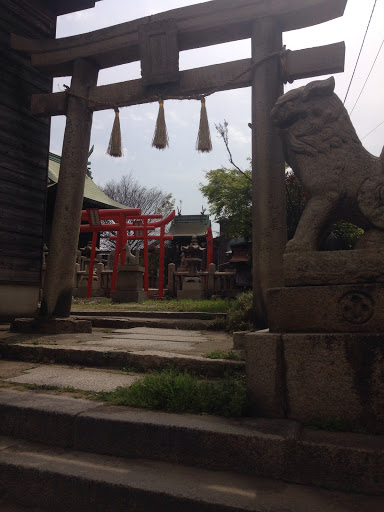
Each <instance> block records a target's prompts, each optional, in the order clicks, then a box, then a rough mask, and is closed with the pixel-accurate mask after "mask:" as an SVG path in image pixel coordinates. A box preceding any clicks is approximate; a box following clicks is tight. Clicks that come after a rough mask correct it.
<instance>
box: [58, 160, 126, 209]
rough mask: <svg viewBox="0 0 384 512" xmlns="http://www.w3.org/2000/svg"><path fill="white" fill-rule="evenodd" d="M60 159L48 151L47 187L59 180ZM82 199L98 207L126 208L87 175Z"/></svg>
mask: <svg viewBox="0 0 384 512" xmlns="http://www.w3.org/2000/svg"><path fill="white" fill-rule="evenodd" d="M60 161H61V158H60V156H58V155H55V154H54V153H49V167H48V178H49V180H50V183H49V184H48V187H52V186H55V185H56V184H57V182H58V181H59V174H60ZM84 199H88V200H89V201H91V202H92V203H94V206H95V207H99V208H105V207H108V208H127V206H125V205H123V204H120V203H118V202H117V201H114V200H113V199H111V198H110V197H108V196H107V195H106V194H104V192H103V191H102V190H101V189H100V188H99V187H98V186H97V185H96V183H94V181H93V180H92V179H91V178H90V177H89V176H85V186H84Z"/></svg>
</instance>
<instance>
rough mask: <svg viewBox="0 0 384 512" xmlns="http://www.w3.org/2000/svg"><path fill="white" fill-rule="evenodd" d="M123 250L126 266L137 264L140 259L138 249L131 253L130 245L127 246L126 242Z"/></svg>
mask: <svg viewBox="0 0 384 512" xmlns="http://www.w3.org/2000/svg"><path fill="white" fill-rule="evenodd" d="M123 250H124V251H125V252H126V259H125V264H126V265H127V266H131V265H136V266H138V265H139V261H140V250H139V249H136V251H135V254H132V252H131V247H130V246H129V244H127V245H126V246H125V247H124V249H123Z"/></svg>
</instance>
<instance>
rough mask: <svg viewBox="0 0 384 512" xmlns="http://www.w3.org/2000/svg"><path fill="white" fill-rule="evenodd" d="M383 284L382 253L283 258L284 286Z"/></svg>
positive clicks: (289, 255)
mask: <svg viewBox="0 0 384 512" xmlns="http://www.w3.org/2000/svg"><path fill="white" fill-rule="evenodd" d="M371 282H372V283H374V282H384V250H383V248H377V249H376V250H374V249H370V250H353V251H322V252H318V251H311V252H292V253H289V252H288V253H286V254H284V283H285V286H308V285H330V284H355V283H362V284H366V283H371Z"/></svg>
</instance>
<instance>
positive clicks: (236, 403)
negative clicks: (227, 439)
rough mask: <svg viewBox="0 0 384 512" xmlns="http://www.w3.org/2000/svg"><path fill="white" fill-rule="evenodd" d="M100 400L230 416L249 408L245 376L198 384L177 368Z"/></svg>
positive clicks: (104, 395) (194, 378)
mask: <svg viewBox="0 0 384 512" xmlns="http://www.w3.org/2000/svg"><path fill="white" fill-rule="evenodd" d="M100 398H101V399H103V400H105V401H107V402H108V403H110V404H113V405H125V406H130V407H143V408H146V409H154V410H161V411H167V412H178V413H194V414H202V413H206V414H215V415H218V416H227V417H238V416H242V415H243V414H244V412H245V409H246V387H245V381H244V376H240V375H237V376H228V377H226V378H224V379H221V380H218V381H215V382H209V381H199V380H198V379H197V378H196V377H193V376H192V375H190V374H188V373H186V372H181V371H180V370H178V369H175V368H168V369H166V370H162V371H159V372H153V373H151V374H149V375H146V376H145V377H144V378H143V379H142V380H140V381H137V382H135V383H134V384H132V386H131V387H119V388H117V389H116V391H114V392H111V393H102V394H100Z"/></svg>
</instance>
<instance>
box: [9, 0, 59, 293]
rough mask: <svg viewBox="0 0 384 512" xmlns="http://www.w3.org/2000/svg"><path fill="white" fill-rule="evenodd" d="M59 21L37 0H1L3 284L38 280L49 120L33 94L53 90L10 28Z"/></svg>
mask: <svg viewBox="0 0 384 512" xmlns="http://www.w3.org/2000/svg"><path fill="white" fill-rule="evenodd" d="M55 25H56V15H55V14H53V13H51V14H49V13H48V12H47V11H46V10H45V9H43V8H41V7H40V2H39V1H38V0H0V285H1V284H2V283H14V284H37V283H39V282H40V267H41V256H42V242H43V230H44V210H45V198H46V190H47V169H48V152H49V129H50V124H49V119H37V118H34V117H33V116H32V115H31V114H30V98H31V94H33V93H42V92H51V90H52V82H51V80H50V79H49V78H46V77H44V76H42V75H41V74H40V73H38V72H37V71H36V70H35V69H33V68H32V67H31V65H30V63H29V60H28V59H27V58H25V57H23V56H21V55H20V54H18V53H16V52H14V51H12V50H11V49H10V46H9V33H10V32H14V33H18V34H22V35H23V36H26V37H33V38H40V37H55V32H56V26H55Z"/></svg>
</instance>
